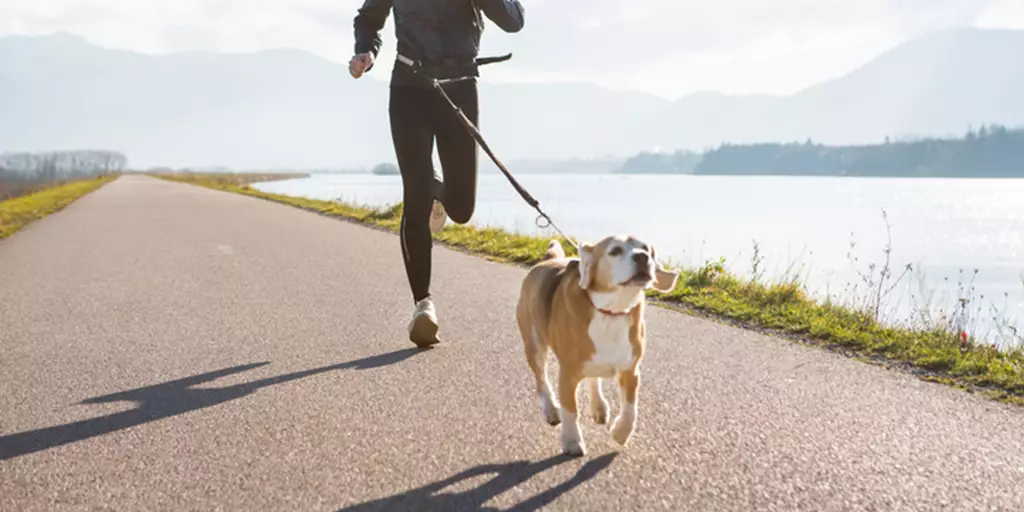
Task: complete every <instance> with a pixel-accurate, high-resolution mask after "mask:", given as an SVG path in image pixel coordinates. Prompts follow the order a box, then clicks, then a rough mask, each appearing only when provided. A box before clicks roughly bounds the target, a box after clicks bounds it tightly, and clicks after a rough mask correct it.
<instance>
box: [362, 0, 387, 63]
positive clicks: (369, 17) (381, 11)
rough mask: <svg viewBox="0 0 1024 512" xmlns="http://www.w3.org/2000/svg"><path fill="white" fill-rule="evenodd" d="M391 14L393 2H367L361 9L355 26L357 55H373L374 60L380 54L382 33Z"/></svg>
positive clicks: (367, 0) (368, 0) (378, 0)
mask: <svg viewBox="0 0 1024 512" xmlns="http://www.w3.org/2000/svg"><path fill="white" fill-rule="evenodd" d="M390 13H391V0H365V1H364V2H363V6H362V7H360V8H359V14H357V15H356V18H355V21H354V22H353V26H354V28H355V39H356V48H355V50H356V55H359V54H360V53H367V52H369V53H372V54H373V57H374V59H376V58H377V54H378V53H380V46H381V42H382V40H381V37H380V31H381V30H382V29H383V28H384V22H385V21H387V19H388V14H390Z"/></svg>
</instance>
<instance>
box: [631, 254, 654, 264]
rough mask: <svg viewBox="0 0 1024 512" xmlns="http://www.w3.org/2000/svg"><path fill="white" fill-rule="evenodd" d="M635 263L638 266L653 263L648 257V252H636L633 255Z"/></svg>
mask: <svg viewBox="0 0 1024 512" xmlns="http://www.w3.org/2000/svg"><path fill="white" fill-rule="evenodd" d="M633 261H634V262H636V264H637V265H647V264H648V263H650V262H651V257H650V256H648V255H647V253H646V252H636V253H633Z"/></svg>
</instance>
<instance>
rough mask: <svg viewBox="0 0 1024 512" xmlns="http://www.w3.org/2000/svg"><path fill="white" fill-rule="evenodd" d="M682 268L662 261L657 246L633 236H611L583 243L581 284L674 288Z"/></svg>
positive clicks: (608, 289) (603, 287)
mask: <svg viewBox="0 0 1024 512" xmlns="http://www.w3.org/2000/svg"><path fill="white" fill-rule="evenodd" d="M678 278H679V272H673V271H668V270H665V269H663V268H662V267H661V265H660V264H659V263H658V261H657V258H656V256H655V252H654V247H653V246H652V245H650V244H648V243H646V242H644V241H643V240H639V239H637V238H635V237H632V236H609V237H605V238H604V239H602V240H601V241H600V242H598V243H596V244H593V245H591V244H582V246H581V247H580V288H583V289H584V290H593V291H602V292H611V291H617V290H620V289H622V288H634V289H637V290H643V289H646V288H654V289H655V290H658V291H660V292H669V291H672V289H673V288H675V286H676V280H678Z"/></svg>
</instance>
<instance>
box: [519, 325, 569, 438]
mask: <svg viewBox="0 0 1024 512" xmlns="http://www.w3.org/2000/svg"><path fill="white" fill-rule="evenodd" d="M519 329H520V331H521V333H522V336H523V346H524V348H525V350H526V362H527V363H528V364H529V365H530V370H532V371H533V378H534V383H535V384H536V386H537V397H538V398H539V399H540V410H541V413H542V414H543V415H544V421H545V422H547V424H548V425H551V426H556V425H558V424H559V423H561V418H560V417H559V415H558V407H559V405H558V402H557V401H555V396H554V393H553V392H552V391H551V382H550V381H549V380H548V346H547V345H545V344H544V343H542V342H541V340H540V338H539V337H538V335H537V331H536V329H534V328H533V326H532V325H529V324H528V323H527V322H520V325H519Z"/></svg>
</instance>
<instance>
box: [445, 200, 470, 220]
mask: <svg viewBox="0 0 1024 512" xmlns="http://www.w3.org/2000/svg"><path fill="white" fill-rule="evenodd" d="M454 203H455V204H452V205H451V206H449V205H445V208H444V209H445V213H447V214H448V218H449V219H451V220H452V222H454V223H456V224H465V223H467V222H469V221H470V219H472V218H473V210H474V208H473V204H472V203H468V204H467V203H459V202H454Z"/></svg>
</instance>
